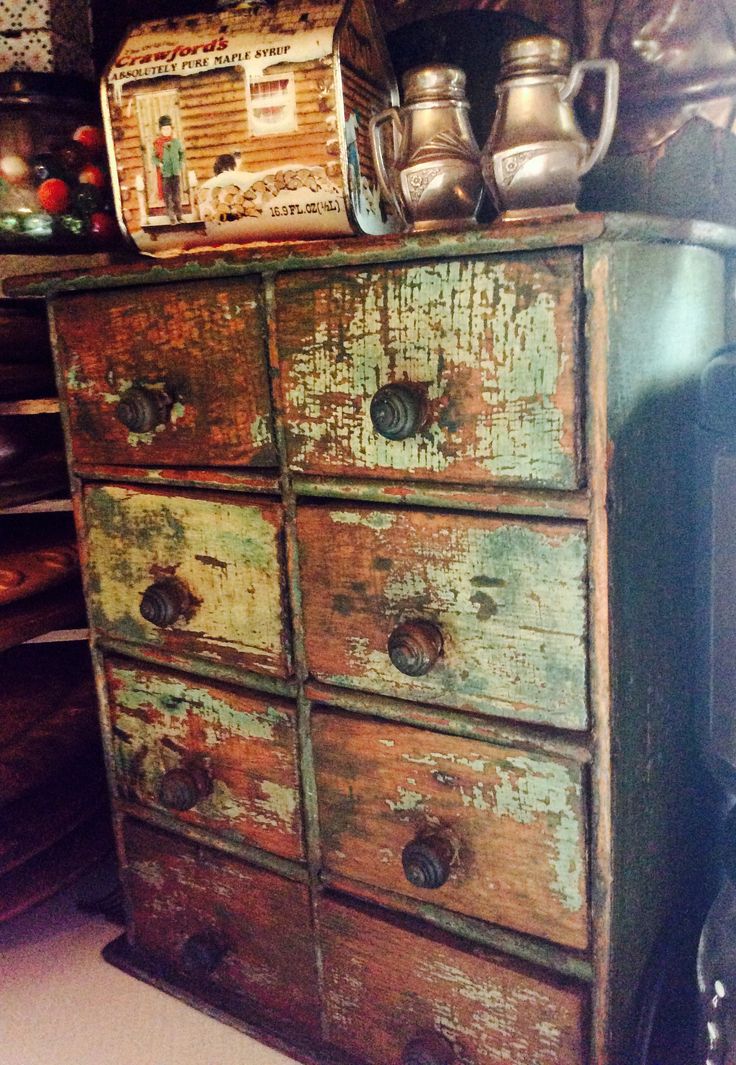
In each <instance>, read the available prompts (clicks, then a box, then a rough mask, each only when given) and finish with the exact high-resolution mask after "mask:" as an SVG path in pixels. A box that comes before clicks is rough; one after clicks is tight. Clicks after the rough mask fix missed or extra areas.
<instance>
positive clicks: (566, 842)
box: [312, 712, 588, 948]
mask: <svg viewBox="0 0 736 1065" xmlns="http://www.w3.org/2000/svg"><path fill="white" fill-rule="evenodd" d="M312 734H313V742H314V756H315V766H316V776H317V796H318V800H319V819H320V838H321V846H322V858H323V862H324V865H325V867H326V868H327V869H328V870H331V871H334V872H336V873H338V874H342V875H344V876H348V877H353V878H354V879H357V880H363V881H366V882H367V883H369V884H375V885H377V886H379V887H383V888H386V889H387V890H389V891H395V892H399V893H402V894H406V895H410V896H413V897H414V898H418V899H422V900H424V901H426V902H431V903H433V904H434V905H436V906H442V907H445V908H447V909H450V910H455V911H457V912H459V913H463V914H467V915H468V916H470V917H478V918H481V919H483V920H486V921H492V922H494V923H497V924H502V925H505V926H506V927H508V928H514V929H517V930H518V931H520V932H528V933H531V934H533V935H537V936H541V937H543V938H545V939H551V940H553V941H555V942H557V943H562V944H565V945H567V946H572V947H578V948H584V947H585V946H586V945H587V940H588V907H587V898H586V894H587V869H586V851H585V796H584V794H583V781H582V774H581V767H580V766H577V765H574V764H569V763H565V762H563V761H561V760H558V759H551V758H548V757H543V756H540V755H533V754H530V753H528V752H524V751H519V750H515V749H514V748H505V747H498V746H491V745H490V744H482V743H478V742H476V741H471V740H465V739H458V738H457V737H454V736H439V735H434V734H432V733H429V732H425V731H424V730H420V729H414V728H407V727H406V726H398V725H392V724H389V723H388V722H377V721H371V720H367V719H365V718H360V717H357V716H353V715H347V714H334V713H332V714H328V713H325V712H320V713H317V714H315V715H314V716H313V718H312ZM434 832H438V833H440V834H441V835H443V836H446V837H447V839H448V842H450V844H451V848H452V852H453V860H452V864H451V872H450V876H449V879H448V880H447V882H446V883H445V884H443V885H442V886H441V887H439V888H436V889H422V888H416V887H414V886H412V884H411V883H410V882H409V881H408V880H407V878H406V877H405V875H404V872H403V869H402V863H401V858H402V851H403V849H404V847H405V846H406V845H407V844H409V843H412V842H413V841H414V840H416V839H422V838H425V837H427V836H431V835H432V834H433V833H434Z"/></svg>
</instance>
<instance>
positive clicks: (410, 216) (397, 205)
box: [370, 63, 483, 230]
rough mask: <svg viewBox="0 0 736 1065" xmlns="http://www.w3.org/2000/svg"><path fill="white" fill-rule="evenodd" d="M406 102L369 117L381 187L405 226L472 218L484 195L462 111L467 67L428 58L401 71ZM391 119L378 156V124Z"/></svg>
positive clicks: (464, 222) (460, 224)
mask: <svg viewBox="0 0 736 1065" xmlns="http://www.w3.org/2000/svg"><path fill="white" fill-rule="evenodd" d="M403 97H404V105H403V107H401V109H399V110H397V109H396V108H395V107H391V108H389V109H388V110H386V111H382V112H381V113H380V114H379V115H376V116H375V117H374V118H373V119H371V122H370V137H371V145H372V148H373V158H374V161H375V164H376V174H377V177H378V183H379V185H380V187H381V191H382V192H383V195H384V197H385V199H386V200H387V202H388V203H389V204H390V205H391V207H393V209H394V211H395V212H396V214H397V215H398V216H399V219H400V220H401V221H402V223H403V224H404V226H405V227H406V228H409V227H410V228H412V229H414V230H427V229H452V228H464V227H466V226H469V225H470V226H472V225H475V222H476V214H477V212H478V207H479V206H480V201H481V197H482V195H483V175H482V173H481V169H480V149H479V148H478V145H477V143H476V140H475V137H474V136H473V131H472V129H471V128H470V122H469V119H468V101H467V99H466V97H465V74H464V73H463V71H462V70H460V69H459V68H458V67H453V66H447V65H445V64H441V63H433V64H429V65H427V66H423V67H416V68H415V69H413V70H409V71H407V73H406V74H405V75H404V78H403ZM386 123H390V125H391V130H392V133H393V158H392V159H391V160H390V161H389V162H387V161H386V159H385V157H384V131H383V128H382V127H383V126H384V125H385V124H386Z"/></svg>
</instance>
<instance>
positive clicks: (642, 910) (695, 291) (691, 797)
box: [584, 242, 728, 1065]
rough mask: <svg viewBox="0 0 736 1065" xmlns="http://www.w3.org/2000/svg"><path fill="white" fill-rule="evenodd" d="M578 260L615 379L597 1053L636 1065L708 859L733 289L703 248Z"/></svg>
mask: <svg viewBox="0 0 736 1065" xmlns="http://www.w3.org/2000/svg"><path fill="white" fill-rule="evenodd" d="M584 266H585V276H586V286H587V296H586V303H587V306H588V309H589V320H588V323H587V339H588V345H589V348H590V350H591V360H592V359H593V358H594V359H595V361H596V362H597V363H598V364H599V365H603V366H604V367H605V368H606V374H607V382H606V384H607V387H606V388H605V390H600V391H599V392H598V393H597V395H595V399H596V405H597V408H598V409H597V411H596V414H595V421H594V422H592V425H593V427H594V429H595V430H596V431H602V432H603V433H604V434H605V446H606V449H607V454H608V460H609V461H608V464H607V466H606V468H605V470H602V471H601V472H602V474H603V478H602V480H603V483H602V484H601V485H600V488H599V489H598V491H597V493H596V494H597V498H596V501H595V519H594V521H595V523H596V525H600V524H605V527H607V531H608V556H607V572H604V573H602V574H600V575H599V580H598V581H597V582H596V584H597V585H598V587H597V591H596V593H595V599H594V609H596V610H599V611H601V612H605V615H606V618H607V621H608V623H609V625H610V627H609V629H608V632H607V639H606V640H605V642H603V641H600V642H598V641H597V642H596V645H595V647H594V652H593V653H594V655H595V656H596V659H597V661H595V662H593V666H592V668H593V669H595V670H596V671H600V670H601V668H603V670H604V671H605V670H607V669H608V667H609V665H610V716H609V712H608V711H609V707H608V705H607V703H604V701H603V700H601V703H600V705H595V720H596V730H595V733H594V735H595V737H596V741H597V742H596V745H595V748H594V756H595V757H594V765H595V769H594V774H593V784H594V790H593V796H594V821H593V827H594V835H593V838H594V845H595V848H596V853H595V861H594V882H593V890H594V892H595V894H596V895H597V896H598V898H599V903H598V907H597V909H598V913H599V933H598V939H599V943H600V950H599V953H598V958H599V960H600V968H599V971H598V987H599V997H598V999H597V1005H596V1016H595V1027H594V1031H595V1039H596V1042H595V1050H594V1054H596V1055H597V1057H598V1058H599V1059H600V1061H601V1062H604V1063H605V1065H608V1063H609V1062H612V1063H615V1065H629V1062H630V1061H631V1060H632V1050H631V1039H632V1037H633V1028H634V1026H633V1023H632V1017H633V1016H635V1011H636V1010H637V1008H638V1007H639V999H638V997H637V992H638V989H639V987H640V981H641V976H642V973H643V971H644V969H645V966H646V965H647V963H648V961H649V959H650V956H651V954H652V952H653V951H654V950H656V949H658V948H659V945H660V944H661V943H662V938H661V937H662V935H663V933H665V932H666V930H668V929H672V927H673V923H675V922H676V921H677V920H678V917H677V916H674V915H679V914H684V913H687V912H688V911H690V910H692V908H693V905H694V904H695V903H694V900H696V899H697V898H698V896H699V892H700V891H702V882H703V881H702V874H703V868H704V865H705V864H706V862H707V859H708V857H709V856H708V855H707V854H706V853H704V843H706V841H707V840H708V838H709V835H708V826H707V824H705V823H704V821H705V819H706V817H707V814H708V812H709V804H708V803H707V801H705V800H704V798H703V797H702V793H701V792H700V790H699V789H700V787H701V781H700V780H699V772H700V769H699V766H700V763H699V759H698V755H697V752H698V750H699V747H700V743H701V739H702V735H703V733H702V732H701V731H700V730H701V726H702V714H703V710H704V701H705V686H706V676H705V663H706V651H705V636H704V633H705V631H706V629H707V625H708V620H707V619H708V605H707V603H706V602H704V598H705V596H706V579H704V578H705V573H704V571H703V570H701V569H700V568H699V561H698V555H699V550H700V548H701V547H702V546H704V545H705V541H706V536H707V531H706V526H707V513H706V510H705V508H704V506H703V498H702V496H700V498H699V491H700V489H701V488H702V485H699V483H698V482H699V479H700V477H701V476H702V473H703V471H702V469H701V468H700V467H699V462H698V451H699V449H700V448H701V447H702V445H703V438H702V437H701V438H700V439H698V426H699V424H700V421H701V417H702V412H701V406H700V375H701V373H702V370H703V368H704V367H705V365H706V364H707V362H708V361H709V359H710V358H711V356H712V355H713V354H714V353H715V351H716V350H717V349H718V348H719V347H720V346H721V345H722V344H723V343H724V339H725V337H724V327H725V313H724V308H725V307H726V306H727V304H728V295H727V289H726V286H725V276H724V261H723V258H722V256H720V255H717V254H715V253H714V252H713V251H711V250H709V249H707V248H698V247H680V248H675V247H671V246H645V247H641V246H637V245H635V244H633V243H630V244H615V243H610V244H609V243H604V242H601V243H600V244H598V245H596V246H595V247H594V248H590V249H586V251H585V262H584ZM604 392H605V394H604ZM601 408H602V409H601ZM601 416H603V417H604V419H605V421H604V423H603V424H601V421H600V418H601ZM704 549H705V550H708V551H710V546H709V545H708V546H705V547H704ZM603 658H605V662H604V663H603V664H601V659H603ZM604 736H605V740H604V739H603V738H604ZM607 747H609V751H607V750H606V748H607ZM609 826H610V833H609V831H608V830H609ZM609 907H610V914H609V912H608V908H609ZM609 949H610V954H608V951H609ZM594 1060H595V1058H594ZM596 1065H597V1061H596Z"/></svg>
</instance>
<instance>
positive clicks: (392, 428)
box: [371, 384, 426, 440]
mask: <svg viewBox="0 0 736 1065" xmlns="http://www.w3.org/2000/svg"><path fill="white" fill-rule="evenodd" d="M425 413H426V412H425V404H424V399H423V397H422V395H421V393H420V392H419V391H418V390H417V389H416V388H412V386H411V385H402V384H394V385H384V386H383V388H379V389H378V391H377V392H376V394H375V395H374V397H373V399H372V400H371V421H372V422H373V428H374V429H375V430H376V432H377V433H378V434H379V435H380V436H383V437H385V438H386V440H406V438H407V437H409V436H414V434H415V433H417V432H419V430H420V429H421V428H422V425H423V424H424V420H425Z"/></svg>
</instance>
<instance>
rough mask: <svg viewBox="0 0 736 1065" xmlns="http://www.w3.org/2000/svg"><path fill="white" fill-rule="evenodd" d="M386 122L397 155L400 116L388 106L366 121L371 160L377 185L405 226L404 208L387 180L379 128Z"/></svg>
mask: <svg viewBox="0 0 736 1065" xmlns="http://www.w3.org/2000/svg"><path fill="white" fill-rule="evenodd" d="M386 122H390V123H391V129H392V131H393V148H394V158H395V157H396V156H397V155H398V151H399V144H400V143H401V132H402V129H401V116H400V115H399V112H398V110H397V109H396V108H395V107H388V108H386V110H385V111H381V112H380V113H379V114H377V115H372V116H371V120H370V122H369V123H368V133H369V135H370V140H371V150H372V152H373V162H374V163H375V167H376V177H377V178H378V187H379V188H380V190H381V192H382V193H383V196H384V199H385V200H386V201H387V202H388V203H389V204H390V205H391V207H393V209H394V211H395V212H396V214H397V215H398V217H399V219H400V220H401V222H402V223H403V224H404V225H405V226H406V225H408V224H409V223H408V219H407V217H406V214H405V212H404V208H403V206H402V204H401V201H400V200H399V197H398V196H397V195H396V192H395V190H394V189H393V188H392V187H391V182H390V181H389V176H388V171H387V170H386V163H385V160H384V158H383V139H382V136H381V128H382V126H384V125H385V123H386Z"/></svg>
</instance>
